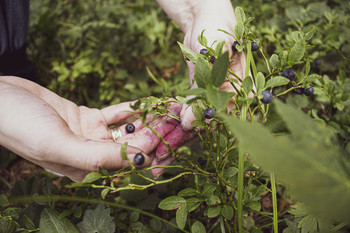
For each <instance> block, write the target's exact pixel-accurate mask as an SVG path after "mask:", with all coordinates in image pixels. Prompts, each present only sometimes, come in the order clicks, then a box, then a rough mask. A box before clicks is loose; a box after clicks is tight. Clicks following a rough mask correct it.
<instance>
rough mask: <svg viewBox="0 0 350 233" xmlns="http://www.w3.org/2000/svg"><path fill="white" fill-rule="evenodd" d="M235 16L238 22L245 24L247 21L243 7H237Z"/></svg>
mask: <svg viewBox="0 0 350 233" xmlns="http://www.w3.org/2000/svg"><path fill="white" fill-rule="evenodd" d="M235 15H236V19H237V21H238V22H242V23H244V22H245V20H246V17H245V13H244V10H243V8H242V7H239V6H237V7H236V8H235Z"/></svg>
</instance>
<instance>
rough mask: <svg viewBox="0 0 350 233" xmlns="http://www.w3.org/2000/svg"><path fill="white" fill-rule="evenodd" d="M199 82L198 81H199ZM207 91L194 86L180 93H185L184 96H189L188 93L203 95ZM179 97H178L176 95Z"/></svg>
mask: <svg viewBox="0 0 350 233" xmlns="http://www.w3.org/2000/svg"><path fill="white" fill-rule="evenodd" d="M197 84H198V83H197ZM204 93H205V89H204V88H200V87H198V88H192V89H188V90H185V91H181V92H180V95H183V96H187V95H196V96H198V95H202V94H204ZM176 99H177V97H176Z"/></svg>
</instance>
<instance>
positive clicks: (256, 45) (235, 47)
mask: <svg viewBox="0 0 350 233" xmlns="http://www.w3.org/2000/svg"><path fill="white" fill-rule="evenodd" d="M237 45H240V44H239V43H238V41H236V40H235V42H233V45H232V50H233V51H238V50H237ZM250 45H251V51H257V50H258V49H259V45H258V43H256V42H252V43H251V44H250Z"/></svg>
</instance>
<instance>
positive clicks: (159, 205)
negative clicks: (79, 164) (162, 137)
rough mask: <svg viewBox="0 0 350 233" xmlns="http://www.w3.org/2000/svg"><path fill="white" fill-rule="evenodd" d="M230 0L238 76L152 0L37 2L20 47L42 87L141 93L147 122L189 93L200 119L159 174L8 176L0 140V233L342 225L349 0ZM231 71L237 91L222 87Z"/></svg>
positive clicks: (83, 97) (113, 96) (10, 167)
mask: <svg viewBox="0 0 350 233" xmlns="http://www.w3.org/2000/svg"><path fill="white" fill-rule="evenodd" d="M232 3H233V5H234V6H235V13H236V17H237V20H238V23H237V24H236V26H235V28H234V31H235V35H229V36H233V37H234V39H235V41H236V42H235V43H234V44H233V45H232V49H233V51H242V52H244V53H245V56H246V61H247V64H248V65H247V69H246V70H245V79H244V80H240V78H239V77H238V76H237V75H236V74H235V73H234V72H233V71H232V70H230V69H229V62H230V60H229V56H228V53H227V52H224V51H222V48H223V45H224V44H223V43H224V42H220V41H218V42H216V43H214V44H213V45H208V44H207V42H206V38H205V37H204V36H203V35H198V41H199V42H200V43H201V44H202V45H203V50H201V51H200V53H199V54H196V53H194V52H193V51H191V50H190V49H188V48H186V47H185V46H184V45H183V44H182V43H181V41H182V40H183V35H182V33H181V31H180V30H179V28H178V27H177V26H176V25H175V24H174V23H173V22H172V21H171V20H170V19H169V18H167V17H166V16H165V14H164V13H163V12H162V11H161V9H160V8H159V7H158V6H157V5H156V3H155V2H154V1H150V0H146V1H145V0H143V1H141V0H136V1H132V2H131V1H115V0H111V1H102V0H101V1H94V3H92V2H88V1H85V2H83V1H68V0H59V1H48V0H46V1H38V0H32V1H31V8H32V9H31V13H32V16H31V30H30V34H29V42H28V45H29V51H28V52H29V54H30V58H31V60H32V61H33V62H34V63H35V64H36V66H37V68H38V77H39V79H40V82H41V83H42V84H43V85H45V86H46V87H48V88H50V89H51V90H53V91H55V92H57V93H59V94H60V95H62V96H64V97H66V98H69V99H71V100H73V101H75V102H77V103H80V104H86V105H88V106H90V107H103V106H106V105H109V104H115V103H119V102H121V101H126V100H133V99H139V102H138V103H137V104H135V105H134V108H140V109H142V110H143V113H142V114H141V115H140V116H139V117H140V118H141V119H142V118H144V116H145V115H146V114H147V113H159V115H162V114H163V115H164V114H167V110H166V106H168V105H169V104H170V102H174V101H175V102H179V103H186V104H189V105H191V106H192V107H193V113H194V115H195V116H196V121H195V122H194V125H195V126H196V127H197V128H198V129H201V130H198V135H197V138H198V142H196V143H195V144H193V145H191V146H182V147H180V148H179V149H178V150H176V151H172V150H171V148H170V147H169V145H167V146H168V147H169V150H170V151H171V153H172V154H173V156H175V158H176V160H175V162H174V163H173V164H172V165H170V166H167V170H166V172H165V173H164V174H163V175H162V176H161V177H159V178H157V179H155V178H154V177H153V176H152V175H151V173H150V169H151V168H145V169H141V170H137V169H135V167H133V166H130V167H128V168H124V169H121V170H118V171H114V172H108V171H106V170H104V169H102V168H100V170H99V171H98V172H92V173H90V174H88V175H87V176H86V177H85V179H84V180H83V181H82V182H79V183H72V182H71V181H70V180H68V179H67V178H60V177H57V176H55V175H53V174H51V173H47V172H46V171H44V170H42V169H41V168H38V167H35V169H33V170H34V172H31V173H25V172H23V171H21V170H17V173H19V174H17V175H19V176H18V177H16V179H17V180H15V179H13V178H12V176H14V175H15V172H14V171H16V170H15V169H16V168H17V169H23V170H25V169H24V168H23V167H21V166H19V165H18V164H21V163H23V161H21V160H20V159H19V158H18V157H17V156H16V155H13V154H11V153H10V152H8V151H5V150H4V149H2V150H1V156H2V159H1V164H0V165H1V174H2V176H1V180H0V181H1V191H2V193H1V195H0V207H1V209H0V210H1V212H0V232H38V231H40V232H83V233H85V232H253V233H255V232H283V233H304V232H305V233H306V232H310V233H312V232H348V231H349V230H350V225H349V224H350V222H349V216H350V211H349V210H350V208H349V207H350V206H349V203H350V195H349V193H350V162H349V159H350V157H349V155H350V144H349V137H350V128H349V125H350V108H349V107H350V94H349V93H350V69H349V67H350V66H349V65H350V62H349V57H350V43H349V42H350V28H349V25H350V24H349V23H350V16H349V15H350V14H349V13H350V3H349V2H346V1H340V0H339V1H338V0H333V1H312V2H310V1H307V0H299V1H291V0H284V1H282V0H277V1H267V0H252V1H249V2H247V1H240V0H237V1H232ZM256 9H259V11H257V10H256ZM218 30H219V32H220V33H227V32H225V31H223V30H221V29H220V28H218ZM227 34H229V33H227ZM184 57H185V59H184ZM186 59H188V60H190V61H191V62H193V63H195V64H196V68H195V72H196V75H195V80H196V82H197V84H198V88H196V89H190V88H189V84H188V80H187V77H188V72H187V70H186V65H185V62H184V60H186ZM225 78H228V80H229V82H230V83H231V84H232V85H233V86H234V84H235V85H236V86H239V87H240V88H237V89H236V92H237V95H236V96H235V98H233V95H234V94H233V93H228V92H224V91H219V89H218V87H219V86H220V85H221V84H222V83H223V82H224V80H225ZM187 95H193V96H195V98H192V99H186V98H185V97H186V96H187ZM149 96H151V97H149ZM168 97H173V98H172V99H169V98H168ZM228 101H233V105H234V108H233V109H232V110H230V111H229V112H227V111H226V104H227V103H228ZM141 102H144V103H145V104H144V105H140V104H139V103H141ZM155 105H156V106H160V107H157V108H154V107H153V106H155ZM145 124H146V123H145ZM146 127H149V126H148V125H146ZM122 153H123V154H124V156H125V153H124V151H123V149H122ZM125 158H126V156H125ZM126 159H127V158H126Z"/></svg>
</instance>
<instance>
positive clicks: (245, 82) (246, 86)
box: [242, 76, 253, 95]
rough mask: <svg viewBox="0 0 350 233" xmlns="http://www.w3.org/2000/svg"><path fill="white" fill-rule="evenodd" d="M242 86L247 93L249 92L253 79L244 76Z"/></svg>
mask: <svg viewBox="0 0 350 233" xmlns="http://www.w3.org/2000/svg"><path fill="white" fill-rule="evenodd" d="M242 88H243V90H244V92H245V93H246V94H247V95H248V93H249V92H251V90H252V89H253V80H252V78H251V77H250V76H248V77H246V78H245V79H244V80H243V83H242Z"/></svg>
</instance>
